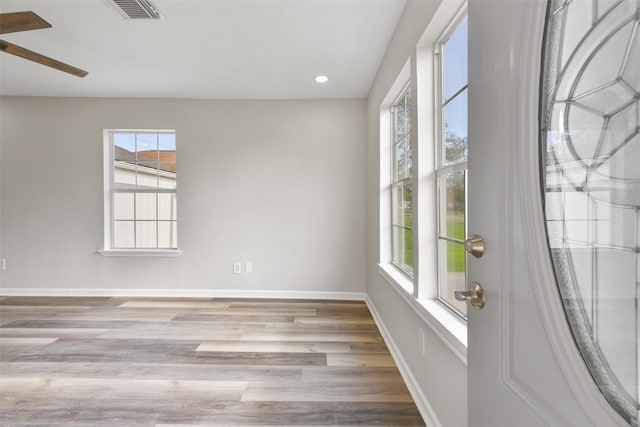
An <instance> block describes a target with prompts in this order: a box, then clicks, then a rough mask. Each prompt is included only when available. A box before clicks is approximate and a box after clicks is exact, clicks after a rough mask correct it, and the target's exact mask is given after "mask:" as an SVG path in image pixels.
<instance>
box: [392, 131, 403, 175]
mask: <svg viewBox="0 0 640 427" xmlns="http://www.w3.org/2000/svg"><path fill="white" fill-rule="evenodd" d="M404 159H405V157H404V141H400V142H399V143H397V144H396V145H394V147H393V171H394V174H393V181H394V182H395V181H398V180H400V179H404V178H406V173H405V170H406V169H405V167H404Z"/></svg>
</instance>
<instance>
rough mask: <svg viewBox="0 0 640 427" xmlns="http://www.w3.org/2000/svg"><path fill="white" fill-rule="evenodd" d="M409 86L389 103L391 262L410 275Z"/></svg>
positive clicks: (411, 246)
mask: <svg viewBox="0 0 640 427" xmlns="http://www.w3.org/2000/svg"><path fill="white" fill-rule="evenodd" d="M411 102H412V100H411V86H410V85H409V84H407V85H406V86H405V87H404V89H403V90H402V92H401V93H400V95H399V96H398V98H397V99H396V100H395V102H394V103H393V104H392V105H391V121H392V123H391V159H392V160H391V244H392V248H391V263H392V264H393V265H395V266H396V267H397V268H399V269H400V270H401V271H402V272H403V273H405V274H406V275H407V276H409V277H413V183H412V177H413V162H412V156H411Z"/></svg>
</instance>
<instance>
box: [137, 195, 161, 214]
mask: <svg viewBox="0 0 640 427" xmlns="http://www.w3.org/2000/svg"><path fill="white" fill-rule="evenodd" d="M156 198H157V195H156V194H155V193H136V219H152V220H155V219H156V218H157V216H156Z"/></svg>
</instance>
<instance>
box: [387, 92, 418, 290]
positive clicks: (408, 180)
mask: <svg viewBox="0 0 640 427" xmlns="http://www.w3.org/2000/svg"><path fill="white" fill-rule="evenodd" d="M407 98H408V101H409V103H412V102H413V97H412V88H411V80H409V81H407V82H406V83H405V84H404V85H403V86H402V89H400V91H399V93H398V95H397V96H396V97H395V99H394V100H393V102H392V103H391V106H390V112H391V117H390V118H391V123H390V125H391V133H390V142H391V144H390V146H391V153H390V158H391V163H390V168H391V171H390V173H391V183H390V189H391V191H390V194H389V196H390V207H391V211H390V218H391V222H390V230H391V242H390V243H391V248H390V250H391V260H390V262H391V265H393V266H394V267H395V268H396V269H398V271H400V273H402V274H403V275H405V276H406V277H407V278H409V279H411V280H413V277H414V266H415V254H414V250H413V241H414V239H415V237H414V227H413V224H412V226H411V227H407V226H406V225H399V224H396V223H395V222H394V211H395V210H396V204H395V203H394V202H396V199H395V197H396V196H395V190H396V189H397V188H398V187H400V188H404V186H406V185H408V186H410V187H411V191H412V199H411V201H412V204H413V200H414V197H413V191H414V188H413V176H414V173H413V165H412V166H411V167H408V166H406V165H405V167H406V168H407V170H408V171H409V172H411V173H410V174H408V175H407V176H405V177H404V178H398V176H399V173H398V171H397V165H398V162H397V160H396V153H397V150H396V146H397V145H398V144H400V143H405V151H404V153H405V155H406V152H407V149H406V142H408V143H409V149H410V151H411V153H412V154H411V156H412V163H413V148H412V147H411V144H412V135H411V134H412V131H413V125H412V123H411V114H412V110H413V106H412V107H411V109H410V110H409V111H408V113H409V114H408V115H407V114H406V112H407V110H406V100H407ZM400 102H405V120H406V122H405V123H406V124H408V127H407V128H406V129H405V133H404V134H403V135H402V136H401V137H400V138H397V131H396V129H397V122H396V120H397V114H396V107H397V106H398V105H399V104H400ZM405 126H406V125H405ZM403 212H404V209H403ZM400 229H402V230H404V231H405V232H406V231H408V232H409V233H410V234H411V245H412V247H411V251H412V256H413V257H414V258H413V262H412V265H411V270H407V269H405V268H404V267H403V266H402V265H399V264H398V263H396V262H395V259H396V252H395V250H396V243H395V242H396V231H399V230H400Z"/></svg>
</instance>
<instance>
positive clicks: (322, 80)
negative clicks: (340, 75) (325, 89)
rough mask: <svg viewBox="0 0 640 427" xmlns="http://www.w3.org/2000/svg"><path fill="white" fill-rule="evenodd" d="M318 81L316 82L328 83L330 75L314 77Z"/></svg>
mask: <svg viewBox="0 0 640 427" xmlns="http://www.w3.org/2000/svg"><path fill="white" fill-rule="evenodd" d="M314 80H315V81H316V83H326V82H328V81H329V77H327V76H316V78H315V79H314Z"/></svg>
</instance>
